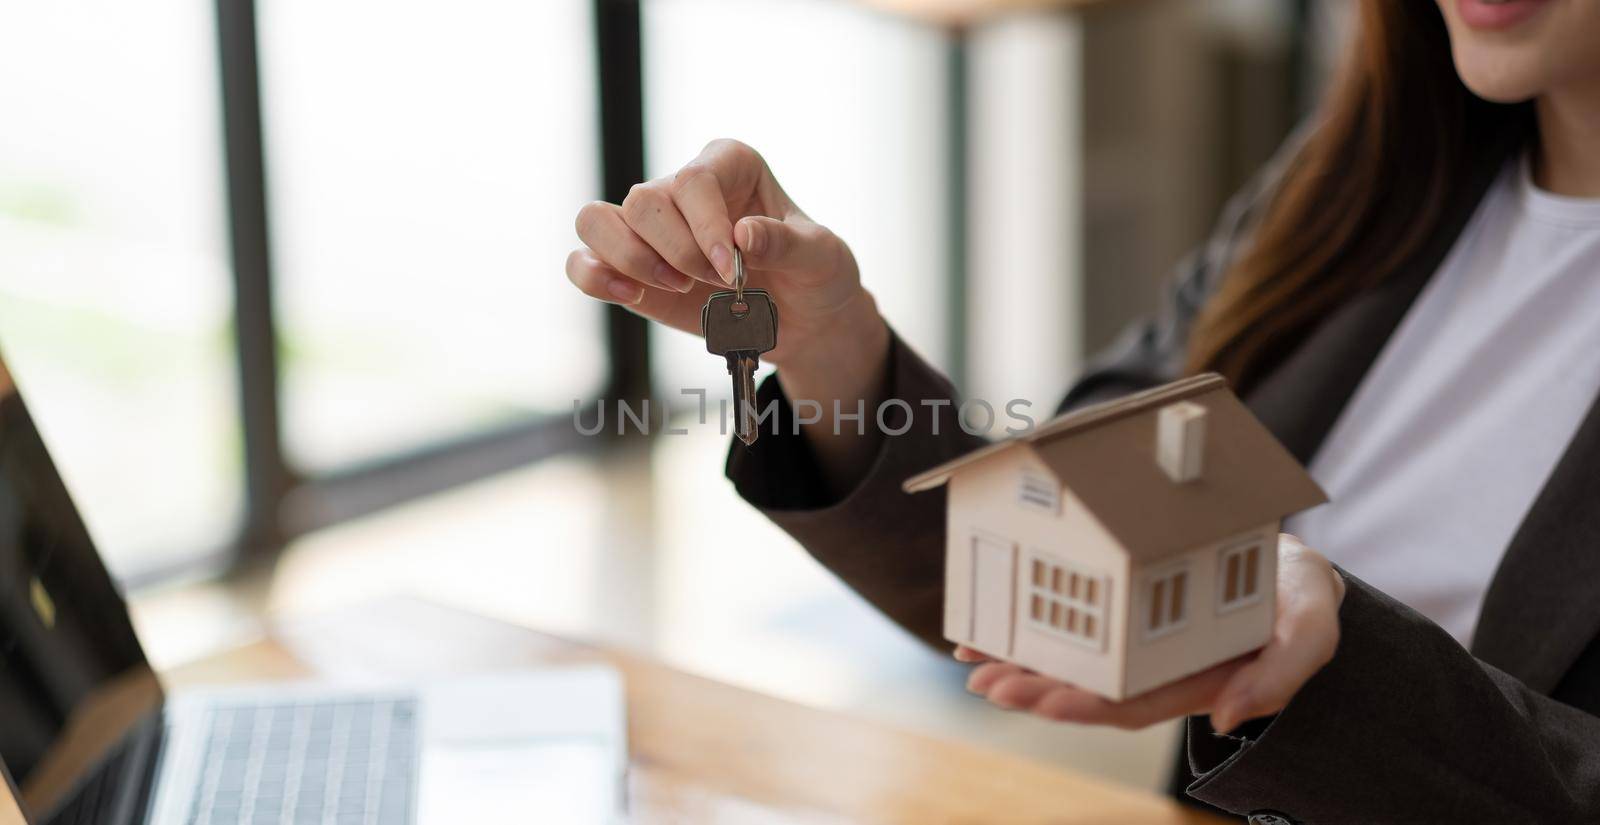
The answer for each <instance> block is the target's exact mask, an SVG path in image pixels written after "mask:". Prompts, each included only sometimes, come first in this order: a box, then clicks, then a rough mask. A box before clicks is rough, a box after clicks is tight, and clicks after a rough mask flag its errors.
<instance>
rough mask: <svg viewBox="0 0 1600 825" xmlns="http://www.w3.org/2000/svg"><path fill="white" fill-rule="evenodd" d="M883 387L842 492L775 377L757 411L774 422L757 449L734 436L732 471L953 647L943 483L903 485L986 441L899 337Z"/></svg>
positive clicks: (834, 565)
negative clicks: (873, 434) (969, 429)
mask: <svg viewBox="0 0 1600 825" xmlns="http://www.w3.org/2000/svg"><path fill="white" fill-rule="evenodd" d="M886 386H887V388H888V390H887V392H886V393H885V396H884V397H885V399H888V400H886V401H885V402H884V404H885V405H884V406H883V407H881V408H880V409H883V410H884V411H885V414H884V422H883V424H884V432H885V434H886V435H885V437H884V439H883V441H882V444H881V445H880V447H879V449H878V455H877V457H876V458H875V459H874V460H873V461H872V463H871V466H870V468H869V469H868V470H867V473H866V475H865V476H864V477H863V478H861V479H860V480H859V481H857V482H856V483H855V485H854V486H853V487H852V488H851V490H850V491H849V492H848V493H846V494H845V495H844V497H843V498H841V499H838V500H830V499H829V498H828V497H827V494H826V492H825V491H826V490H827V487H826V486H825V485H824V484H823V481H822V476H821V472H820V469H819V468H818V465H817V462H816V459H815V457H814V456H813V455H812V454H811V450H810V447H809V445H808V443H807V441H806V438H805V436H804V434H802V433H800V432H799V428H798V425H797V424H796V423H795V413H794V409H793V408H792V407H791V406H790V403H789V401H790V400H789V399H788V398H786V397H785V396H784V394H783V389H782V387H781V386H780V385H779V383H778V382H777V381H776V380H775V379H773V378H770V377H769V378H768V379H767V380H766V381H763V382H762V384H761V387H760V389H758V390H757V391H756V400H757V408H758V409H759V410H762V411H766V410H769V409H771V410H772V411H773V417H772V419H771V420H770V429H769V428H768V427H767V426H763V427H762V433H761V438H760V439H758V440H757V441H756V443H755V444H754V445H752V446H750V447H745V446H744V445H743V444H741V443H739V442H737V441H735V442H734V444H733V447H732V449H731V451H730V452H729V453H728V463H727V475H728V478H729V479H730V480H732V481H733V483H734V487H735V489H737V490H738V492H739V495H740V496H742V497H743V498H744V499H745V500H746V501H748V502H750V503H751V504H753V505H755V506H756V507H757V508H758V509H760V510H761V512H762V513H764V514H765V515H766V516H767V517H768V518H770V519H771V520H772V521H773V522H774V523H776V524H777V525H778V526H779V527H782V528H783V529H784V530H785V531H786V532H787V533H788V534H789V535H791V536H793V537H794V538H795V540H796V541H798V542H800V544H801V546H803V547H804V548H805V549H806V551H807V552H809V553H810V554H811V555H812V556H813V557H814V558H815V559H816V560H817V561H819V562H821V563H822V565H823V566H824V567H827V568H828V569H829V570H831V571H833V573H834V575H836V576H838V577H839V578H840V579H842V580H843V581H844V583H845V584H847V585H849V586H850V587H851V588H853V589H854V590H855V591H856V592H858V593H860V594H861V595H862V596H863V597H864V598H866V600H867V601H869V602H871V603H872V604H873V605H874V606H875V607H877V608H878V609H879V610H881V611H882V612H883V613H884V614H885V615H887V616H888V617H889V618H890V619H893V620H894V621H895V622H896V623H898V624H899V625H900V626H901V627H903V628H905V629H906V630H907V631H909V632H910V633H911V634H912V635H914V636H916V637H917V638H919V639H921V640H923V641H924V642H926V643H928V644H930V645H933V646H934V647H938V648H948V647H950V645H949V643H947V642H945V641H944V639H943V630H944V505H945V494H944V490H943V488H940V489H938V490H930V491H928V492H925V493H918V494H916V495H908V494H906V493H905V492H902V491H901V489H900V483H901V482H903V481H905V480H906V479H907V478H909V477H911V476H913V475H915V474H916V473H918V472H920V471H922V470H925V469H927V468H929V467H932V466H935V465H937V464H940V463H942V462H944V461H946V460H949V459H951V458H955V457H956V456H959V455H961V454H963V453H966V452H968V451H970V450H973V449H976V448H977V447H980V446H982V445H983V444H984V443H985V442H984V439H983V438H981V437H979V436H976V435H970V434H968V433H966V432H965V431H963V430H962V429H961V427H960V424H959V422H958V421H957V420H956V402H955V390H954V388H952V387H951V386H950V382H949V381H948V380H947V379H946V378H945V377H944V376H943V375H941V374H940V373H939V372H938V371H937V370H935V369H934V368H933V367H931V366H929V365H928V363H927V362H926V361H924V360H923V359H922V358H921V357H920V356H918V355H917V354H916V353H915V352H914V351H912V349H911V348H910V347H909V346H907V345H906V343H905V342H904V341H902V340H900V338H899V336H897V335H896V336H892V337H891V341H890V347H889V375H888V376H887V383H886ZM872 418H873V411H871V410H868V411H866V418H865V420H864V421H862V422H861V423H862V426H867V427H874V426H877V425H878V424H877V422H876V421H874V420H872ZM848 423H850V422H847V424H848ZM902 429H904V432H900V431H901V430H902ZM894 433H899V434H898V435H895V434H894Z"/></svg>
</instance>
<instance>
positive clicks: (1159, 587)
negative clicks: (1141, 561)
mask: <svg viewBox="0 0 1600 825" xmlns="http://www.w3.org/2000/svg"><path fill="white" fill-rule="evenodd" d="M1144 590H1145V604H1144V636H1145V638H1146V639H1154V638H1157V637H1160V636H1165V635H1166V634H1168V633H1171V632H1172V631H1174V630H1177V629H1178V628H1180V627H1183V625H1184V624H1185V623H1186V622H1187V620H1188V618H1189V614H1188V605H1187V601H1188V591H1189V570H1188V568H1186V567H1179V568H1173V569H1170V570H1167V571H1165V572H1162V573H1158V574H1156V575H1155V576H1152V577H1151V578H1149V579H1148V580H1146V582H1145V588H1144Z"/></svg>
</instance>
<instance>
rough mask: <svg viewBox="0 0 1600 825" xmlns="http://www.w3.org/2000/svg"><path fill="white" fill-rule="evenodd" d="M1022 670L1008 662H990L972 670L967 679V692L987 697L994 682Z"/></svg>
mask: <svg viewBox="0 0 1600 825" xmlns="http://www.w3.org/2000/svg"><path fill="white" fill-rule="evenodd" d="M1023 672H1024V671H1023V669H1022V668H1021V667H1018V666H1017V665H1014V664H1011V663H1010V662H990V663H988V664H984V665H979V666H977V667H976V668H973V670H972V675H971V676H968V677H967V690H970V691H972V692H973V693H977V694H980V695H987V694H988V693H989V688H990V687H992V686H994V683H995V682H998V681H1000V680H1001V679H1003V678H1005V677H1007V676H1012V675H1015V674H1018V673H1023Z"/></svg>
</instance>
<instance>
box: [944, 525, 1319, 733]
mask: <svg viewBox="0 0 1600 825" xmlns="http://www.w3.org/2000/svg"><path fill="white" fill-rule="evenodd" d="M1344 588H1345V586H1344V579H1343V578H1341V577H1340V576H1339V574H1338V572H1337V571H1335V570H1334V569H1333V566H1332V565H1330V564H1329V563H1328V560H1327V559H1325V558H1323V557H1322V554H1321V553H1318V552H1317V551H1315V550H1312V549H1311V548H1309V547H1307V546H1305V545H1304V544H1302V543H1301V542H1300V540H1299V539H1297V538H1295V537H1294V536H1291V535H1289V534H1287V533H1284V534H1281V535H1280V536H1279V537H1278V588H1277V599H1278V601H1277V614H1276V619H1275V621H1274V623H1273V628H1272V637H1271V639H1269V640H1268V641H1267V644H1266V646H1265V647H1263V648H1262V649H1261V650H1258V651H1256V652H1254V653H1250V654H1247V655H1245V656H1241V657H1239V658H1237V659H1232V660H1229V661H1227V662H1223V663H1221V664H1219V665H1216V666H1214V667H1212V668H1210V669H1208V670H1204V671H1201V672H1200V673H1197V674H1195V675H1193V676H1189V677H1187V678H1184V679H1182V680H1179V681H1177V682H1173V683H1172V684H1169V685H1164V686H1162V687H1159V688H1156V689H1155V690H1152V691H1150V692H1148V693H1144V694H1140V695H1139V696H1135V697H1132V698H1130V699H1126V700H1124V701H1121V702H1114V701H1111V700H1109V699H1106V698H1103V697H1101V696H1098V695H1096V694H1093V693H1090V692H1088V691H1085V690H1080V689H1078V688H1076V687H1073V686H1072V685H1070V684H1067V683H1065V682H1060V681H1057V680H1055V679H1051V678H1049V677H1047V676H1040V675H1038V674H1036V673H1032V672H1030V671H1028V670H1025V669H1023V668H1021V667H1018V666H1017V665H1013V664H1010V663H1006V662H994V661H988V660H987V658H986V657H984V656H983V655H982V654H980V653H978V652H976V651H973V650H970V649H968V648H965V647H961V648H957V649H956V652H955V656H956V658H957V659H959V660H961V661H964V662H983V664H980V665H979V666H978V667H977V668H976V669H975V670H974V671H973V672H972V676H971V677H970V678H969V679H968V681H967V689H968V690H971V691H972V692H974V693H977V694H980V695H982V696H984V697H985V698H986V699H988V700H989V702H990V703H992V704H994V705H995V706H997V707H1000V708H1004V709H1006V710H1019V711H1027V712H1029V713H1032V714H1035V715H1037V716H1042V717H1044V718H1046V719H1053V720H1056V721H1061V722H1078V723H1081V724H1086V725H1110V726H1113V727H1118V728H1125V729H1130V730H1132V729H1138V728H1143V727H1148V726H1149V725H1153V724H1155V723H1157V722H1162V721H1165V720H1168V719H1176V718H1179V717H1183V716H1192V715H1196V714H1205V713H1209V714H1210V715H1211V725H1212V727H1213V728H1215V729H1216V730H1217V731H1218V732H1219V733H1226V732H1228V731H1230V730H1233V729H1234V728H1236V727H1238V726H1239V724H1240V723H1242V722H1245V721H1247V720H1249V719H1255V718H1258V717H1262V716H1270V715H1272V714H1274V713H1277V712H1278V711H1280V710H1283V708H1284V707H1285V706H1287V705H1288V704H1289V700H1290V699H1292V698H1294V695H1295V693H1296V692H1298V691H1299V690H1300V687H1301V686H1302V685H1304V684H1305V683H1306V682H1307V681H1309V680H1310V679H1311V677H1312V676H1313V675H1314V674H1316V672H1317V671H1318V670H1320V669H1321V668H1322V666H1323V665H1325V664H1327V663H1328V661H1329V660H1330V659H1332V658H1333V654H1334V650H1335V649H1337V647H1338V645H1339V605H1340V603H1341V602H1342V601H1343V600H1344Z"/></svg>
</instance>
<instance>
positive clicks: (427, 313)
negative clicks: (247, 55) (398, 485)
mask: <svg viewBox="0 0 1600 825" xmlns="http://www.w3.org/2000/svg"><path fill="white" fill-rule="evenodd" d="M592 5H593V4H592V3H587V2H580V1H579V0H559V2H541V3H496V2H493V0H468V2H465V3H452V4H450V5H449V6H445V5H441V4H428V3H399V4H390V3H385V2H381V0H354V2H348V3H335V4H326V5H325V4H320V3H258V4H257V8H258V9H259V15H260V37H261V44H260V49H261V82H262V90H261V93H262V104H263V106H264V107H265V109H266V111H265V113H264V116H265V122H266V140H267V149H268V155H269V159H270V161H271V163H270V165H269V171H270V172H271V174H272V179H271V180H270V181H269V184H270V185H271V186H270V192H271V195H272V199H271V205H272V215H271V218H272V228H273V232H274V239H273V240H274V250H273V251H274V253H275V255H276V265H277V271H276V274H277V276H278V277H277V279H276V283H275V294H276V297H277V298H278V308H279V315H278V321H279V336H280V341H281V352H282V353H283V354H282V370H283V398H282V400H283V427H284V434H283V437H284V443H285V449H286V450H287V451H288V452H289V458H290V460H291V462H292V464H293V465H294V466H295V467H296V468H297V469H300V470H304V471H307V472H308V473H309V474H316V475H320V474H324V473H326V474H333V473H337V472H340V471H342V470H345V469H349V468H352V467H356V466H360V465H363V464H365V463H368V462H373V461H382V460H385V459H387V458H389V457H391V456H394V455H397V454H405V453H408V452H411V451H414V450H420V449H426V448H428V447H430V446H432V445H436V444H440V443H443V442H447V441H452V440H457V439H466V438H471V437H472V436H474V435H476V434H479V433H483V432H486V431H494V430H498V429H500V428H502V427H508V426H512V425H514V424H515V423H517V422H520V421H526V420H528V419H530V418H532V417H536V416H539V415H558V416H561V417H563V418H566V417H570V416H571V414H572V404H573V402H574V401H575V400H579V399H585V400H587V399H589V398H591V397H592V396H593V395H594V394H595V393H596V392H597V391H598V390H599V389H600V386H601V383H602V381H603V379H604V376H605V357H606V356H605V352H604V351H603V349H602V348H601V347H600V343H601V342H602V341H603V340H604V333H603V329H602V310H601V307H600V305H599V304H598V303H597V302H595V301H592V300H589V299H587V298H585V297H584V296H583V295H582V294H581V293H579V292H578V291H577V290H575V289H573V288H572V285H571V284H569V283H567V280H566V278H564V277H562V276H561V274H560V270H561V262H562V261H563V260H565V258H566V255H567V253H568V252H569V251H570V250H571V249H572V247H573V246H575V245H576V243H577V239H576V238H575V237H573V230H572V215H573V213H574V212H575V211H576V210H577V208H578V206H579V205H580V204H582V203H583V202H584V201H586V200H590V199H592V198H594V197H596V196H597V195H598V194H599V192H598V184H599V180H598V170H599V159H598V150H599V146H600V141H599V139H598V136H597V134H596V129H597V123H598V122H597V120H596V118H595V114H594V106H595V103H594V101H595V100H596V89H595V85H594V84H595V81H594V77H593V73H592V72H590V71H588V66H589V65H590V64H589V61H590V60H591V59H592V58H593V47H592V42H593V36H592V31H591V22H590V17H591V15H592V8H591V7H592ZM377 21H381V23H380V22H377ZM374 27H375V28H374ZM419 49H422V50H425V51H426V52H427V53H428V54H429V55H430V58H431V59H428V60H418V59H416V55H417V52H418V50H419ZM530 78H542V79H543V81H542V82H531V83H530V82H529V79H530ZM555 78H559V80H555ZM554 123H560V124H561V128H559V129H552V128H550V126H551V124H554ZM552 159H559V160H558V161H553V160H552ZM530 353H533V354H538V355H536V356H535V357H530ZM702 354H703V353H702ZM719 372H720V371H719ZM723 383H726V381H724V382H723ZM694 386H699V385H698V384H697V385H694ZM671 396H672V397H674V398H675V397H676V396H677V393H676V392H675V391H674V392H672V393H671ZM591 412H592V408H591Z"/></svg>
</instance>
